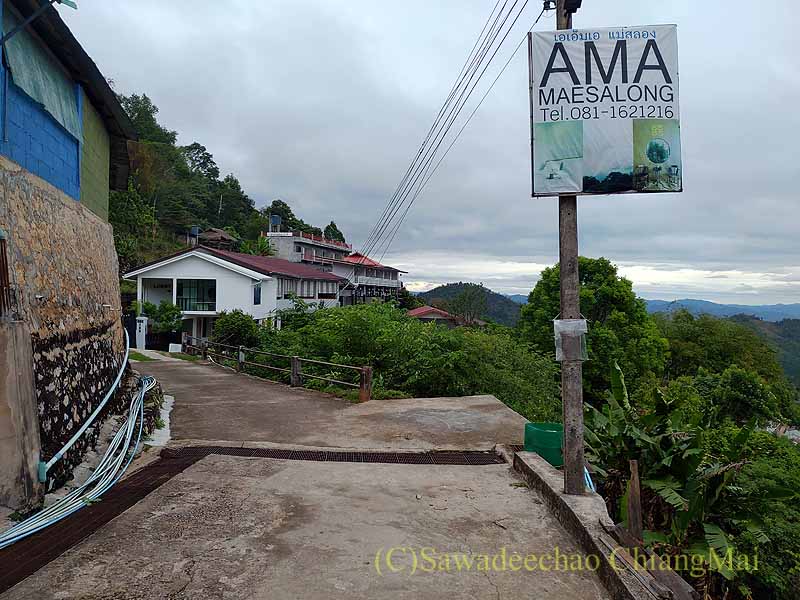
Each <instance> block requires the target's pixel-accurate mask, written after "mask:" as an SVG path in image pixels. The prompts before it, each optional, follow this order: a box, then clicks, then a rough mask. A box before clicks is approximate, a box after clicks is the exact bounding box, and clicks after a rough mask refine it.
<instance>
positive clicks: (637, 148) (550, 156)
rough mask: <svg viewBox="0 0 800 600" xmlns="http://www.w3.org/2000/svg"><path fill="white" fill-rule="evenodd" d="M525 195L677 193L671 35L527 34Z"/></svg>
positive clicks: (633, 31) (640, 30) (626, 31)
mask: <svg viewBox="0 0 800 600" xmlns="http://www.w3.org/2000/svg"><path fill="white" fill-rule="evenodd" d="M532 58H533V61H532V69H531V94H532V102H531V107H532V110H533V115H532V116H533V119H532V121H533V131H532V135H533V195H534V196H553V195H557V194H618V193H628V192H639V193H644V192H680V191H682V189H683V182H682V179H683V171H682V167H681V140H680V111H679V107H678V35H677V28H676V26H675V25H650V26H643V27H616V28H610V29H572V30H564V31H550V32H534V34H533V57H532Z"/></svg>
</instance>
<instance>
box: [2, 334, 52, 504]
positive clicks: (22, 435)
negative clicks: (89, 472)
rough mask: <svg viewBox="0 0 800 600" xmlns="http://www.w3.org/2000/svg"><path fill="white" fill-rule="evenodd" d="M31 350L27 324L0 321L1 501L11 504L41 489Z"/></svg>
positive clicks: (32, 501)
mask: <svg viewBox="0 0 800 600" xmlns="http://www.w3.org/2000/svg"><path fill="white" fill-rule="evenodd" d="M32 354H33V353H32V350H31V337H30V330H29V329H28V326H27V325H26V324H25V323H8V322H0V504H2V505H5V506H12V507H14V508H17V507H28V506H32V505H33V504H35V503H36V501H37V500H38V499H39V498H40V496H41V492H42V489H41V486H40V485H39V482H38V480H37V465H38V459H39V449H40V441H39V419H38V415H37V411H36V398H35V394H34V379H33V360H32Z"/></svg>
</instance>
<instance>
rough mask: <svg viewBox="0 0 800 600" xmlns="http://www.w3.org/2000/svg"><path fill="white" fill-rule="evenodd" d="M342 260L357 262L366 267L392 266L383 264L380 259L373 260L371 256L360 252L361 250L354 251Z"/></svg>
mask: <svg viewBox="0 0 800 600" xmlns="http://www.w3.org/2000/svg"><path fill="white" fill-rule="evenodd" d="M342 260H343V261H345V262H349V263H356V264H359V265H364V266H366V267H383V268H391V267H386V266H385V265H382V264H381V263H379V262H378V261H376V260H372V259H371V258H370V257H369V256H364V255H363V254H360V253H359V252H353V253H352V254H351V255H350V256H345V257H344V258H343V259H342Z"/></svg>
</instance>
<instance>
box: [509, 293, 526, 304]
mask: <svg viewBox="0 0 800 600" xmlns="http://www.w3.org/2000/svg"><path fill="white" fill-rule="evenodd" d="M506 298H509V299H510V300H512V301H514V302H516V303H517V304H527V303H528V295H527V294H506Z"/></svg>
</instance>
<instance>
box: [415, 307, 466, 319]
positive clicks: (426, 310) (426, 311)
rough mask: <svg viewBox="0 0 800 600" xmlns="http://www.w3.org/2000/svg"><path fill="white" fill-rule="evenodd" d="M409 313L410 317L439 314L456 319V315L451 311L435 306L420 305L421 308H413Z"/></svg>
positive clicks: (445, 317)
mask: <svg viewBox="0 0 800 600" xmlns="http://www.w3.org/2000/svg"><path fill="white" fill-rule="evenodd" d="M407 314H408V316H409V317H416V318H420V317H427V316H429V315H438V316H440V317H442V318H444V319H455V317H454V316H453V315H451V314H450V313H449V312H447V311H444V310H442V309H441V308H436V307H434V306H420V307H419V308H412V309H411V310H410V311H408V313H407Z"/></svg>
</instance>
